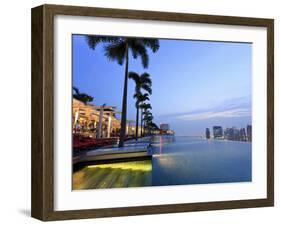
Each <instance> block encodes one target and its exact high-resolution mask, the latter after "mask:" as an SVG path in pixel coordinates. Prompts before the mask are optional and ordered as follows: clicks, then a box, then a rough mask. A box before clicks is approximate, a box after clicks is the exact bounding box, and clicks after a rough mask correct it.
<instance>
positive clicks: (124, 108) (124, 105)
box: [119, 43, 129, 147]
mask: <svg viewBox="0 0 281 226" xmlns="http://www.w3.org/2000/svg"><path fill="white" fill-rule="evenodd" d="M128 65H129V49H128V43H127V44H126V65H125V79H124V90H123V101H122V116H121V129H120V141H119V147H123V146H124V140H125V137H126V126H127V125H126V124H127V90H128V74H129V73H128Z"/></svg>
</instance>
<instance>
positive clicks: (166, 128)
mask: <svg viewBox="0 0 281 226" xmlns="http://www.w3.org/2000/svg"><path fill="white" fill-rule="evenodd" d="M160 130H162V131H168V130H170V125H169V124H167V123H162V124H160Z"/></svg>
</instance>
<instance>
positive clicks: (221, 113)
mask: <svg viewBox="0 0 281 226" xmlns="http://www.w3.org/2000/svg"><path fill="white" fill-rule="evenodd" d="M251 114H252V109H251V96H245V97H239V98H232V99H228V100H225V101H222V102H221V103H218V104H216V105H213V106H209V107H208V108H204V109H197V110H193V111H189V112H184V113H176V114H172V115H165V116H164V115H163V116H159V119H161V118H163V119H166V120H168V121H199V120H208V119H215V118H238V117H250V116H251Z"/></svg>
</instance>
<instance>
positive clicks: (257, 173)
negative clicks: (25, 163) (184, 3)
mask: <svg viewBox="0 0 281 226" xmlns="http://www.w3.org/2000/svg"><path fill="white" fill-rule="evenodd" d="M273 37H274V21H273V20H272V19H262V18H245V17H229V16H213V15H199V14H198V15H196V14H184V13H167V12H152V11H135V10H121V9H106V8H89V7H76V6H59V5H42V6H39V7H36V8H33V9H32V216H33V217H35V218H38V219H41V220H44V221H47V220H64V219H80V218H97V217H114V216H128V215H140V214H159V213H173V212H186V211H202V210H219V209H233V208H250V207H265V206H273V204H274V170H273V169H274V152H273V147H274V90H273V88H274V77H273V76H274V66H273V63H274V40H273Z"/></svg>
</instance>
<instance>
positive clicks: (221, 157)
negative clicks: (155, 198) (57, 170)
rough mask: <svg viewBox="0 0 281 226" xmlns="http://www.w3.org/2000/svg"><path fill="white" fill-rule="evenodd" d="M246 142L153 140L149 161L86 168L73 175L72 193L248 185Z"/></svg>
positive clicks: (249, 164)
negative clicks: (164, 187)
mask: <svg viewBox="0 0 281 226" xmlns="http://www.w3.org/2000/svg"><path fill="white" fill-rule="evenodd" d="M251 149H252V148H251V143H250V142H239V141H226V140H205V139H202V138H191V137H171V136H157V137H154V139H153V143H152V145H151V147H150V150H149V151H150V152H151V153H152V154H153V157H152V160H145V161H134V162H124V163H111V164H102V165H93V166H86V167H84V168H83V169H81V170H79V171H78V172H75V173H74V174H73V189H74V190H79V189H97V188H124V187H144V186H165V185H166V186H167V185H186V184H206V183H226V182H247V181H248V182H250V181H251V180H252V151H251Z"/></svg>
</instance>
